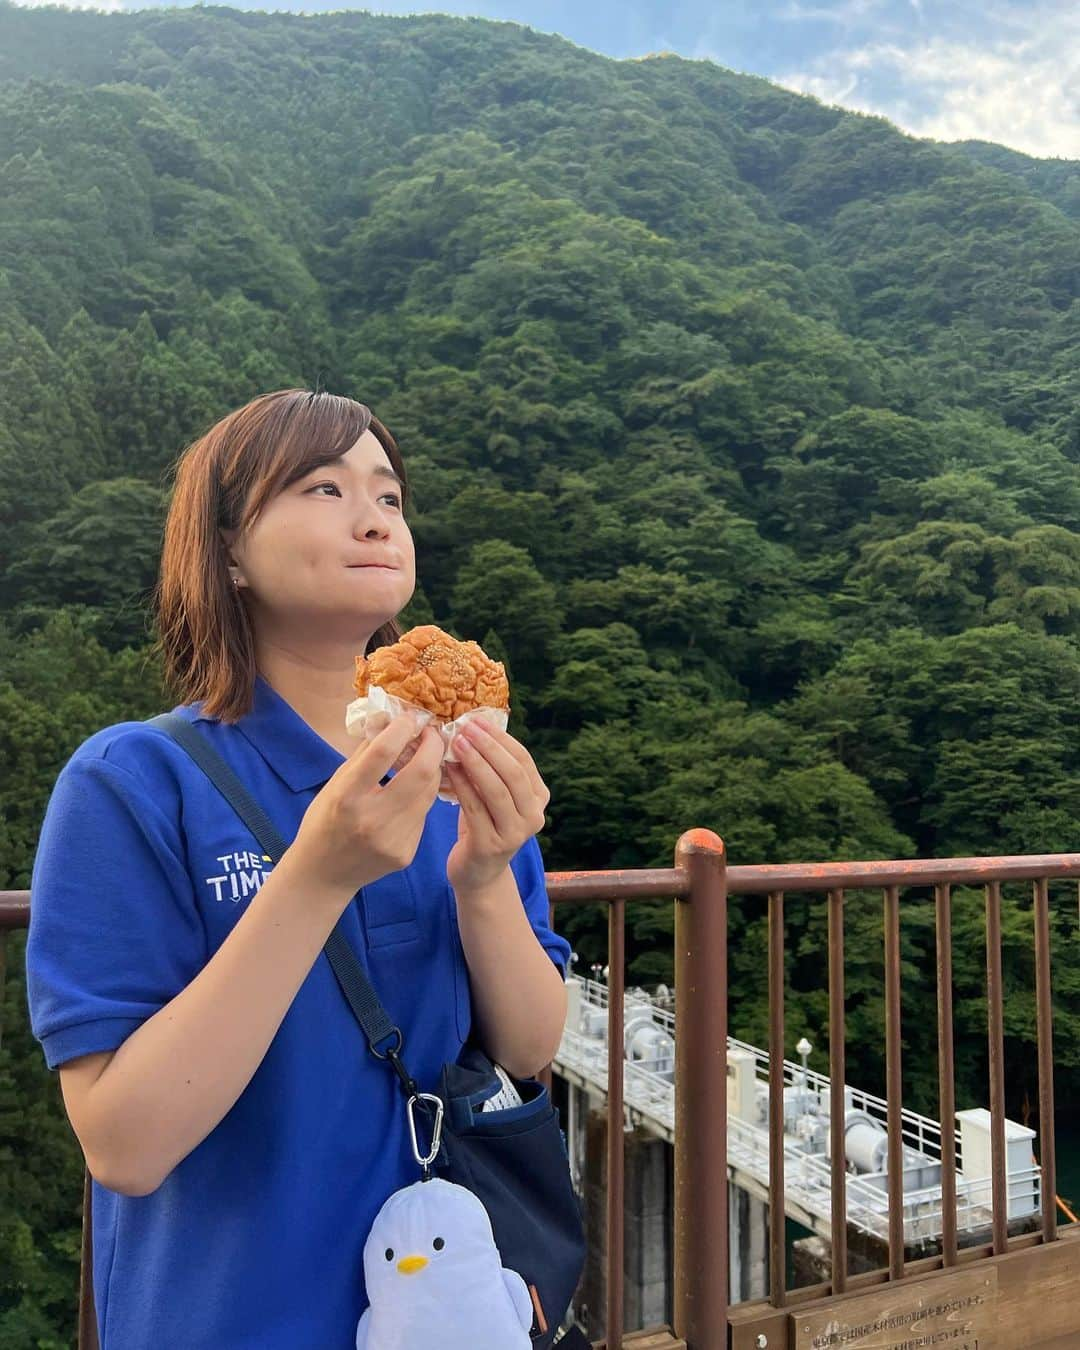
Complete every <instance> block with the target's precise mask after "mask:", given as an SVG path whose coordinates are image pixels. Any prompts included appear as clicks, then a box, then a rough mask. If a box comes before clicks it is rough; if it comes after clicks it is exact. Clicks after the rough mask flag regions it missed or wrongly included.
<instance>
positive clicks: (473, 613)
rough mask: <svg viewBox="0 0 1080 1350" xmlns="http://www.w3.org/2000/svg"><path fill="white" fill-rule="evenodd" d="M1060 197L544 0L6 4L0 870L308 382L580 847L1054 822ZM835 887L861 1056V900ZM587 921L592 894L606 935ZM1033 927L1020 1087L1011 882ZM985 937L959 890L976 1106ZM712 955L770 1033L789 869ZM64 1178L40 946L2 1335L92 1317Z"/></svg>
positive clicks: (561, 829)
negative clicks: (78, 1286) (626, 38)
mask: <svg viewBox="0 0 1080 1350" xmlns="http://www.w3.org/2000/svg"><path fill="white" fill-rule="evenodd" d="M1078 194H1080V166H1078V165H1075V164H1070V163H1068V162H1065V161H1057V162H1053V163H1042V162H1039V161H1032V160H1028V159H1025V157H1023V156H1016V155H1013V154H1012V153H1011V152H1008V151H1005V150H1002V149H1001V148H1000V147H991V146H979V145H969V146H965V147H957V148H947V147H943V146H939V145H934V144H931V143H928V142H921V141H916V140H913V139H911V138H909V137H906V136H904V135H902V134H901V133H899V132H898V131H897V130H896V129H895V128H893V127H891V126H890V125H888V124H887V123H886V122H884V121H882V120H880V119H873V118H865V117H860V116H856V115H853V114H849V113H844V112H841V111H839V110H837V109H829V108H825V107H823V106H822V105H820V104H818V103H817V102H815V101H813V100H810V99H806V98H801V97H798V96H796V95H794V94H790V93H788V92H785V91H783V90H780V89H778V88H776V87H773V86H771V85H770V84H768V83H767V82H765V81H762V80H759V79H754V78H750V77H746V76H741V75H736V74H733V73H731V72H729V71H725V70H723V69H721V68H719V67H717V66H714V65H711V64H708V63H699V62H690V61H684V60H681V59H678V58H674V57H663V58H654V59H649V60H644V61H626V62H614V61H610V60H606V59H604V58H601V57H599V56H595V55H592V54H590V53H588V52H586V51H583V50H581V49H578V48H575V47H573V46H571V45H569V44H568V43H565V42H563V41H561V40H559V39H556V38H550V37H545V36H541V35H539V34H537V33H534V32H532V31H530V30H527V29H523V28H520V27H518V26H516V25H510V24H491V23H487V22H483V21H479V20H468V21H466V20H453V19H448V18H438V17H427V18H419V19H410V20H402V19H391V18H378V17H373V16H371V15H368V14H364V13H357V12H353V13H341V14H333V15H319V16H314V17H312V16H298V15H287V14H274V15H270V14H261V13H251V12H239V11H234V10H229V9H225V8H216V7H204V6H199V7H197V8H195V9H184V10H164V9H157V10H152V11H146V12H142V13H125V14H110V15H104V14H94V13H88V12H66V11H62V10H59V9H42V8H33V9H19V8H15V7H12V6H10V5H8V4H6V3H0V380H2V392H0V557H2V559H3V563H4V566H3V569H2V571H0V759H2V762H3V764H4V768H5V773H4V777H3V781H2V783H0V807H2V809H0V887H23V886H26V885H27V884H28V880H29V868H30V863H31V859H32V856H33V850H34V843H35V838H36V831H37V827H38V823H39V821H40V818H41V813H42V811H43V808H44V805H45V801H46V799H47V795H48V792H49V788H50V785H51V783H52V781H53V779H54V777H55V775H56V772H57V771H58V769H59V768H60V766H61V765H62V763H63V762H64V760H65V759H66V757H67V756H68V755H69V754H70V753H71V751H72V750H73V749H74V747H75V746H76V745H77V744H78V743H79V742H80V741H81V740H82V739H83V738H84V737H85V736H87V735H89V734H90V733H91V732H92V731H94V730H95V729H97V728H98V727H100V726H102V725H104V724H106V723H108V722H111V721H115V720H120V719H122V718H127V717H139V716H147V715H149V714H150V713H151V712H153V711H156V710H157V709H158V708H160V707H161V706H163V703H164V694H163V693H162V692H161V690H160V688H159V687H158V681H157V674H156V670H155V668H154V666H153V663H152V661H151V660H150V659H149V658H148V650H149V638H150V635H149V633H148V630H147V621H146V606H145V600H146V596H147V593H148V590H149V588H150V587H151V586H152V584H153V579H154V574H155V567H156V556H157V548H158V541H159V531H160V523H161V519H162V514H163V510H164V507H165V503H166V501H167V493H168V478H167V472H168V468H169V466H170V464H171V463H172V462H173V460H174V459H175V457H176V455H177V453H178V452H179V450H180V449H181V448H182V446H183V445H184V444H185V442H186V441H188V440H189V439H191V438H192V437H193V436H195V435H197V434H198V433H199V432H200V431H202V430H203V429H205V427H206V426H207V425H209V423H210V422H211V421H213V420H214V419H216V418H217V417H218V416H220V415H221V414H222V413H224V412H225V411H227V410H228V409H229V408H231V407H233V406H235V405H237V404H239V403H241V402H243V401H244V400H246V399H248V398H249V397H251V396H252V395H254V394H256V393H259V392H263V391H266V390H268V389H272V388H276V387H281V386H284V385H293V384H303V385H309V386H314V385H318V386H319V387H326V388H330V389H332V390H334V391H337V392H343V393H348V394H350V395H352V396H354V397H356V398H359V399H361V400H363V401H365V402H368V403H370V404H371V405H372V406H373V407H374V409H375V410H376V412H377V413H378V415H379V416H380V417H381V418H382V419H383V420H384V421H386V422H387V424H388V425H389V426H390V427H391V428H392V430H393V431H394V432H395V434H396V435H397V437H398V439H399V441H400V443H401V446H402V451H403V454H404V456H405V459H406V463H407V465H408V467H409V471H410V475H411V479H412V485H413V489H414V511H413V515H412V524H413V529H414V532H415V535H416V539H417V546H418V571H419V575H420V580H421V587H420V589H419V590H418V593H417V597H416V599H415V601H414V604H413V605H412V606H411V607H410V610H409V612H408V613H407V614H406V616H405V618H406V620H407V621H420V620H422V619H427V618H433V619H435V620H436V621H438V622H439V623H442V624H444V625H445V626H446V627H448V628H450V629H451V630H453V631H456V632H458V633H459V634H461V635H462V636H473V637H476V638H477V639H478V640H480V641H481V642H483V643H484V645H485V646H486V647H487V648H488V650H490V651H493V652H495V653H496V654H498V655H499V656H501V657H504V658H505V659H506V661H507V663H508V667H509V671H510V675H511V681H512V689H513V691H514V695H515V714H514V716H515V723H514V727H513V729H514V730H515V731H516V732H517V733H518V734H520V735H521V736H522V737H523V738H524V739H525V740H526V741H527V743H528V744H529V746H530V748H531V749H532V751H533V753H534V755H535V756H536V758H537V761H538V763H539V765H540V767H541V770H542V771H543V772H544V774H545V777H546V778H547V780H548V782H549V784H550V786H551V789H552V794H553V797H552V803H551V808H550V812H549V822H550V823H549V828H548V830H547V833H546V835H545V837H544V841H543V842H544V848H545V855H546V858H547V861H548V865H549V866H550V867H560V866H579V867H607V866H621V867H633V866H642V865H669V864H670V861H671V854H672V849H673V846H674V843H675V840H676V838H677V836H678V834H679V833H680V832H681V830H682V829H684V828H686V827H688V826H690V825H702V826H708V827H711V828H713V829H715V830H717V831H718V832H719V833H720V834H721V835H722V836H723V837H724V838H725V839H726V841H727V843H728V847H729V851H730V854H731V856H732V858H733V859H734V860H735V861H738V862H755V861H778V860H783V859H792V858H837V857H848V858H853V857H860V856H878V857H881V856H898V855H899V856H906V855H914V854H916V853H918V854H922V855H932V854H938V855H945V854H968V853H1011V852H1025V851H1036V852H1050V851H1057V850H1070V849H1072V848H1073V846H1074V839H1075V830H1074V822H1075V821H1076V820H1077V818H1078V815H1080V745H1078V739H1077V731H1078V726H1077V722H1078V711H1077V710H1078V699H1077V694H1078V692H1080V534H1078V531H1080V474H1078V469H1077V463H1078V461H1080V304H1078V303H1077V297H1078V292H1080V195H1078ZM637 908H638V911H639V912H635V913H632V919H633V930H634V931H633V933H632V936H631V943H630V948H631V956H632V960H633V975H634V977H636V978H638V979H641V980H649V979H655V978H661V977H667V976H669V974H670V948H669V934H670V922H669V917H668V915H667V914H666V912H662V911H660V910H658V909H656V908H655V907H651V906H649V907H645V906H641V907H637ZM790 910H791V921H790V929H789V967H788V968H789V979H790V984H791V993H790V1001H789V1016H788V1026H789V1029H790V1033H791V1036H792V1039H793V1040H794V1039H797V1038H798V1037H799V1035H801V1034H802V1032H803V1031H804V1030H809V1031H810V1032H811V1035H812V1039H814V1040H815V1043H817V1044H818V1045H819V1046H820V1051H821V1052H824V1051H825V1049H826V1046H827V1038H826V1034H825V1032H826V1027H825V1025H824V1024H825V1020H826V1019H825V1011H824V1009H825V1005H824V1002H823V996H822V992H821V983H822V977H821V951H822V942H823V936H822V935H823V915H822V912H821V910H820V908H819V907H817V906H813V905H809V906H806V907H805V908H803V907H800V906H799V904H798V903H797V902H795V901H793V902H792V903H791V905H790ZM1071 914H1072V911H1071V910H1069V911H1068V912H1066V911H1065V910H1064V909H1062V911H1061V913H1060V914H1059V915H1058V916H1057V920H1058V921H1059V922H1058V932H1057V938H1056V942H1057V955H1058V958H1059V959H1058V961H1057V965H1056V971H1057V975H1056V981H1057V983H1056V995H1057V1002H1058V1013H1057V1017H1058V1021H1057V1036H1056V1050H1057V1055H1058V1060H1059V1064H1060V1066H1061V1067H1060V1071H1059V1080H1058V1084H1059V1093H1060V1094H1061V1096H1062V1098H1063V1099H1067V1098H1069V1097H1071V1096H1075V1094H1076V1090H1077V1088H1080V1052H1078V1051H1077V1049H1076V1048H1075V1047H1076V1046H1077V1044H1078V1038H1077V1036H1076V1035H1074V1034H1072V1033H1073V1032H1074V1030H1075V1029H1076V1027H1075V1024H1076V1019H1077V1017H1078V1013H1080V1004H1078V1001H1077V996H1076V987H1075V986H1076V983H1077V979H1078V978H1080V977H1078V976H1077V975H1076V974H1074V973H1073V971H1072V969H1070V966H1069V962H1068V959H1067V957H1068V955H1069V948H1070V946H1071V944H1072V943H1074V942H1075V937H1074V936H1073V924H1072V922H1071ZM905 915H906V918H905V922H904V943H905V975H906V983H905V1038H906V1043H907V1047H908V1060H907V1067H906V1077H905V1089H906V1092H907V1093H908V1095H909V1098H910V1101H911V1104H912V1105H915V1106H921V1107H925V1108H926V1109H928V1110H930V1111H931V1112H932V1111H933V1109H934V1093H935V1091H936V1060H935V1051H934V1045H935V1041H934V1034H935V1032H934V1017H933V1014H932V1009H931V1008H930V1006H929V1004H927V1002H926V993H925V990H926V989H927V988H929V984H928V983H927V980H926V978H925V973H926V971H928V970H932V968H933V967H932V959H933V957H932V953H933V923H932V913H931V912H930V911H929V910H928V909H927V907H926V906H925V905H924V904H920V903H918V901H917V899H916V901H915V902H914V903H912V904H910V905H909V906H908V907H907V908H905ZM848 922H849V941H848V953H849V955H848V982H849V992H850V999H849V1037H850V1050H849V1055H850V1058H851V1060H852V1072H851V1077H852V1079H853V1081H858V1082H860V1083H861V1084H863V1085H865V1086H868V1087H873V1086H874V1085H875V1084H878V1083H880V1082H881V1079H882V1051H881V1050H880V1046H881V1043H882V1027H883V1021H884V1012H883V1007H882V1001H881V993H880V971H881V941H880V905H879V902H878V899H877V897H874V896H867V897H857V896H856V897H852V900H851V903H850V906H849V916H848ZM574 923H576V924H577V928H576V929H575V928H574V926H573V924H574ZM602 923H603V919H602V916H601V915H599V914H597V915H594V916H586V915H582V916H576V917H575V919H574V921H573V923H571V924H570V925H568V926H569V928H570V931H571V932H572V935H573V936H574V938H575V941H576V942H577V944H578V947H579V950H580V952H581V953H582V957H583V959H584V960H586V961H588V960H593V959H596V957H597V956H598V955H599V954H600V952H601V945H600V944H601V936H600V934H601V929H602ZM1005 928H1006V970H1007V979H1008V981H1009V982H1010V1000H1009V1003H1008V1005H1007V1013H1006V1031H1007V1033H1008V1044H1007V1053H1008V1056H1009V1084H1010V1093H1011V1094H1012V1095H1011V1099H1010V1104H1009V1105H1010V1110H1011V1112H1012V1113H1013V1114H1019V1113H1020V1112H1021V1111H1022V1109H1023V1103H1024V1098H1025V1097H1031V1098H1034V1097H1035V1095H1036V1094H1035V1093H1034V1092H1033V1091H1032V1085H1033V1081H1034V1056H1033V1054H1032V1047H1031V1043H1032V1040H1033V1037H1034V1015H1033V1006H1032V998H1031V992H1030V991H1031V987H1032V983H1033V980H1032V974H1031V960H1030V955H1029V948H1030V937H1029V932H1030V914H1029V911H1028V902H1027V899H1026V897H1025V896H1023V895H1022V894H1020V893H1019V892H1018V893H1017V894H1016V895H1015V896H1012V897H1011V898H1010V903H1009V904H1008V905H1007V908H1006V916H1005ZM981 943H982V930H981V911H980V907H979V898H978V897H976V896H971V897H963V896H961V897H960V898H959V900H958V917H957V934H956V952H957V991H956V998H957V1030H958V1037H959V1073H960V1083H959V1089H960V1096H961V1105H968V1104H973V1103H974V1102H976V1101H982V1100H983V1099H984V1095H985V1091H984V1089H983V1087H982V1086H981V1083H982V1082H983V1081H984V1080H983V1072H984V1070H983V1056H984V1050H983V1048H982V1047H983V1045H984V1041H985V1035H984V1027H985V1002H984V1000H982V990H983V980H984V976H983V964H982V962H983V958H982V946H981ZM731 951H732V959H731V989H732V995H731V1012H732V1028H733V1031H735V1032H736V1033H737V1034H739V1035H743V1036H746V1037H748V1038H750V1039H755V1040H757V1041H759V1042H761V1041H763V1040H764V1039H765V1036H766V1026H767V1022H766V1017H767V1010H766V1005H765V998H764V924H763V910H762V906H761V905H760V904H758V903H756V902H755V903H750V902H735V905H734V919H733V932H732V943H731ZM928 963H929V964H928ZM18 965H19V959H18V951H17V949H16V951H15V954H14V958H13V959H12V960H11V961H10V962H9V967H10V966H14V967H16V968H17V967H18ZM16 1158H18V1159H19V1160H20V1161H19V1162H18V1163H16V1162H15V1159H16ZM78 1176H79V1172H78V1158H77V1155H76V1153H75V1151H74V1149H73V1148H72V1147H71V1145H70V1143H69V1142H68V1140H67V1135H66V1131H65V1126H64V1124H63V1120H62V1116H61V1113H60V1110H59V1106H58V1101H57V1097H56V1093H55V1085H54V1084H52V1083H51V1082H50V1081H49V1080H48V1078H47V1076H46V1075H45V1073H44V1070H43V1069H42V1068H41V1065H40V1057H39V1055H38V1053H37V1050H36V1048H35V1047H34V1046H33V1044H32V1042H31V1040H30V1037H29V1034H28V1032H27V1030H26V1029H25V1006H24V1002H23V993H22V989H21V982H20V981H19V980H18V979H17V978H16V979H14V980H12V979H9V992H8V1006H7V1009H6V1018H5V1023H4V1041H3V1048H2V1050H0V1350H23V1347H31V1346H33V1347H38V1348H41V1347H54V1346H60V1345H64V1344H66V1343H67V1337H68V1336H69V1331H68V1328H69V1326H70V1317H71V1307H70V1305H71V1298H72V1293H73V1289H74V1280H73V1275H72V1270H73V1262H74V1260H75V1255H76V1247H75V1240H76V1233H75V1228H74V1225H75V1214H76V1204H77V1200H78Z"/></svg>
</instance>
